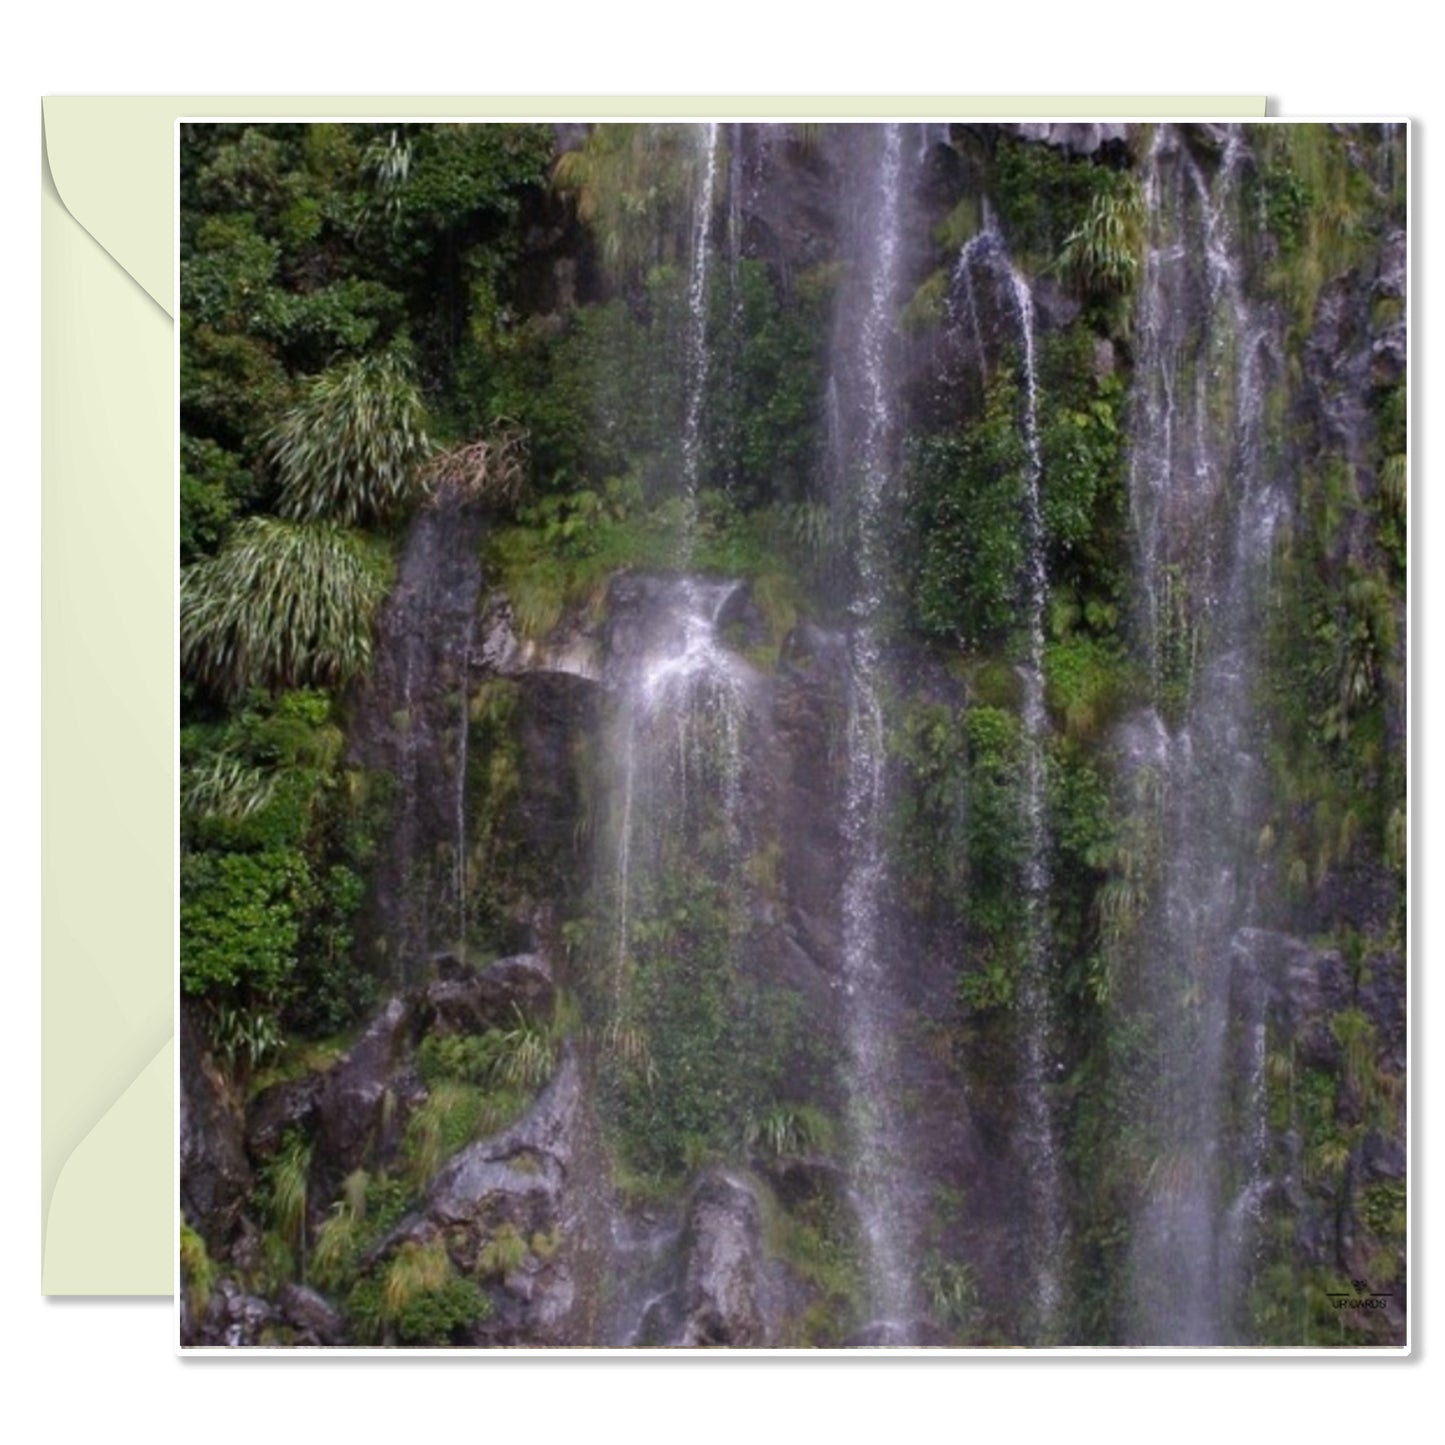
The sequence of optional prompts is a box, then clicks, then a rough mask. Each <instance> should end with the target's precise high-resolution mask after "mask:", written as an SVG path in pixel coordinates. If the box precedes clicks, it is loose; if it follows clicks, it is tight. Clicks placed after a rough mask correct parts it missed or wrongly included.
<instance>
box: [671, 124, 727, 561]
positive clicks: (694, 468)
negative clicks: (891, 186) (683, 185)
mask: <svg viewBox="0 0 1445 1445" xmlns="http://www.w3.org/2000/svg"><path fill="white" fill-rule="evenodd" d="M721 130H722V127H721V126H720V125H719V124H718V123H717V122H716V121H713V122H712V123H710V124H708V125H706V126H703V127H702V134H701V145H702V179H701V181H700V183H699V185H698V188H697V193H696V195H695V196H694V197H693V216H692V261H691V265H690V268H689V272H688V286H687V314H688V338H687V377H688V381H687V408H686V413H685V415H684V417H683V424H682V501H683V540H682V547H681V552H682V558H681V566H682V567H683V568H684V569H686V567H687V566H688V565H689V563H690V562H691V560H692V551H693V547H694V545H695V542H696V532H697V489H698V480H699V476H700V473H701V468H702V421H703V405H704V402H705V401H706V399H707V384H708V373H709V370H710V368H711V364H712V350H711V348H710V347H709V345H708V337H707V312H708V278H709V276H710V274H711V270H712V245H711V235H712V216H713V207H714V202H715V195H714V192H715V190H716V188H717V169H718V165H717V163H718V140H719V134H720V132H721Z"/></svg>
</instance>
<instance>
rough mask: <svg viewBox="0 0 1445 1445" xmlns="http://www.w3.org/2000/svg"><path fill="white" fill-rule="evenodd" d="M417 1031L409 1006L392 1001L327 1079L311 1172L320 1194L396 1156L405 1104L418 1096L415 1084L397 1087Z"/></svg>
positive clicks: (318, 1106) (321, 1096)
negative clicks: (410, 1096) (358, 1170)
mask: <svg viewBox="0 0 1445 1445" xmlns="http://www.w3.org/2000/svg"><path fill="white" fill-rule="evenodd" d="M413 1028H414V1016H413V1011H412V1007H411V1005H410V1003H409V1001H408V1000H406V999H403V998H393V999H389V1000H388V1001H387V1003H386V1004H385V1005H383V1007H382V1009H381V1012H380V1013H379V1014H377V1016H376V1018H375V1019H374V1020H373V1021H372V1023H371V1025H370V1027H369V1028H368V1029H367V1030H366V1032H365V1033H364V1034H363V1035H362V1036H361V1038H360V1039H359V1040H358V1041H357V1043H356V1046H355V1047H354V1048H353V1049H352V1050H351V1052H350V1053H349V1054H347V1056H346V1057H345V1058H344V1059H343V1060H342V1061H341V1062H340V1063H339V1064H337V1065H336V1066H335V1067H334V1068H333V1069H331V1070H330V1071H329V1072H328V1073H327V1074H326V1076H325V1078H324V1080H323V1082H322V1084H321V1088H320V1091H319V1093H318V1097H317V1102H316V1112H317V1117H318V1126H317V1131H316V1142H315V1153H314V1156H313V1164H312V1168H313V1170H314V1171H315V1174H316V1177H317V1180H318V1182H320V1183H321V1184H322V1188H321V1189H320V1190H318V1191H316V1192H317V1193H318V1194H324V1195H325V1196H326V1197H328V1198H329V1197H331V1195H333V1194H334V1193H335V1192H336V1190H337V1189H339V1187H340V1184H341V1181H342V1180H343V1179H344V1178H345V1177H346V1176H347V1175H348V1174H350V1173H351V1172H352V1171H353V1170H356V1169H360V1168H362V1167H363V1166H364V1165H365V1166H368V1167H374V1166H375V1165H376V1164H378V1163H383V1164H384V1163H385V1162H386V1161H387V1160H388V1159H390V1158H391V1157H392V1155H393V1154H394V1153H395V1152H396V1148H397V1146H398V1144H399V1143H400V1141H401V1136H402V1131H403V1129H404V1127H405V1124H406V1117H405V1115H406V1112H407V1110H406V1109H405V1107H404V1105H405V1103H407V1102H409V1099H408V1095H411V1094H414V1092H415V1086H414V1085H413V1086H412V1087H411V1088H407V1089H404V1088H401V1087H399V1085H398V1076H399V1075H400V1074H401V1072H402V1069H403V1066H404V1064H405V1063H406V1061H407V1058H408V1055H409V1051H410V1046H411V1043H412V1036H413Z"/></svg>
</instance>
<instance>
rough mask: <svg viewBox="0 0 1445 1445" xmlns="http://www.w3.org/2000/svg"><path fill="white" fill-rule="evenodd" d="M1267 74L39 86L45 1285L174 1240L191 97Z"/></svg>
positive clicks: (399, 110)
mask: <svg viewBox="0 0 1445 1445" xmlns="http://www.w3.org/2000/svg"><path fill="white" fill-rule="evenodd" d="M1265 104H1266V103H1265V99H1264V97H1260V96H1255V97H1239V96H1232V97H1221V96H1173V97H1168V96H1131V97H1089V98H1081V97H1078V96H1072V97H1069V96H1063V97H1060V96H1017V97H964V96H909V97H902V98H900V97H887V96H870V97H868V98H866V99H860V98H858V97H842V96H808V97H777V96H763V97H759V96H751V97H734V96H695V97H657V96H652V97H647V98H645V99H644V98H629V97H615V96H614V97H605V98H597V97H576V96H573V97H555V96H527V97H513V96H506V97H477V96H430V97H425V98H418V97H405V96H402V97H398V96H387V97H375V96H331V97H290V96H288V97H276V96H267V97H251V96H228V97H224V98H216V97H184V96H158V97H143V98H142V97H121V98H116V97H60V98H50V99H47V100H45V101H44V102H43V119H44V140H45V161H44V163H43V167H42V187H41V190H42V198H41V216H42V220H41V228H42V241H41V247H42V263H43V267H42V337H43V339H42V351H41V357H42V360H41V368H42V379H41V389H42V410H41V428H42V482H41V485H42V504H41V505H42V511H41V524H42V540H41V578H42V581H41V625H42V656H43V671H42V683H41V700H42V701H41V706H42V712H43V728H44V747H43V752H42V758H41V788H42V808H43V826H42V834H41V855H42V856H41V876H42V880H43V881H42V903H41V921H42V922H41V926H42V934H43V939H44V956H43V959H42V968H43V975H44V976H43V983H42V1025H41V1027H42V1036H41V1043H42V1062H41V1135H42V1142H41V1211H42V1213H41V1217H42V1219H43V1220H44V1234H43V1241H42V1250H43V1254H42V1259H43V1263H42V1270H41V1288H42V1291H43V1292H44V1293H45V1294H63V1295H70V1294H86V1295H114V1294H125V1295H146V1294H151V1295H155V1294H170V1293H171V1291H172V1287H173V1274H174V1259H175V1216H176V1185H175V1178H174V1172H175V1144H174V1137H175V1135H174V1087H175V1086H174V1071H175V1060H174V1049H173V1029H174V990H175V977H176V970H175V957H176V939H175V932H176V908H175V824H174V786H175V783H174V759H175V737H174V721H175V651H174V620H175V580H176V578H175V568H176V561H175V559H176V542H175V522H176V501H175V447H176V442H175V380H174V376H175V357H174V323H173V320H172V312H173V307H174V304H175V303H174V287H175V241H174V237H175V220H174V215H173V211H172V201H173V186H174V165H175V145H176V121H177V119H178V118H179V117H181V116H187V117H196V118H202V117H209V118H214V119H224V118H226V117H228V116H248V117H261V116H293V117H303V116H304V117H315V118H318V119H320V118H326V117H366V116H376V117H383V116H388V117H396V116H417V117H420V116H454V117H475V118H477V119H488V118H490V119H495V118H497V117H501V116H507V117H552V116H556V117H562V116H569V117H575V118H598V117H603V116H608V115H611V116H641V115H647V116H652V117H663V116H674V117H698V116H708V115H726V116H729V117H732V118H737V119H743V118H747V117H769V118H781V117H786V116H813V117H821V116H849V117H866V116H870V115H871V116H893V117H900V116H917V117H920V118H938V117H944V116H951V117H964V116H976V117H979V118H994V119H999V118H1004V117H1008V116H1013V117H1049V116H1052V117H1086V116H1094V117H1099V116H1118V117H1125V116H1132V117H1138V118H1143V117H1148V116H1174V117H1178V116H1187V115H1198V116H1211V117H1219V118H1224V117H1238V118H1242V117H1249V116H1262V115H1263V114H1264V113H1265Z"/></svg>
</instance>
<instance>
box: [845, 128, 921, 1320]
mask: <svg viewBox="0 0 1445 1445" xmlns="http://www.w3.org/2000/svg"><path fill="white" fill-rule="evenodd" d="M881 147H882V151H881V155H880V156H879V159H878V162H877V167H876V171H875V174H874V176H873V178H872V184H871V186H870V188H869V192H868V195H867V199H866V202H865V207H864V212H863V215H862V216H861V218H860V222H861V223H860V226H859V234H858V236H857V238H856V251H855V264H856V265H857V266H858V267H859V272H860V287H859V291H860V295H859V300H860V301H861V316H860V317H859V324H858V325H857V327H856V330H854V329H853V328H852V327H851V326H850V327H849V328H848V332H849V334H848V336H847V337H846V340H845V343H844V344H845V349H851V350H849V354H848V355H847V356H846V358H845V359H846V361H847V362H849V363H850V365H849V366H847V367H845V368H844V369H843V370H844V374H845V375H846V376H847V377H848V379H849V381H850V382H851V384H852V386H853V388H854V389H855V392H856V394H855V395H853V396H851V397H849V398H848V400H849V402H850V403H851V406H850V410H851V411H853V412H854V414H856V415H857V416H859V417H860V418H861V431H860V435H859V436H858V437H857V438H856V440H854V442H853V444H852V453H853V456H854V458H855V459H856V460H855V465H854V467H853V469H852V476H853V477H854V479H855V480H854V483H853V490H852V493H851V495H850V497H849V498H848V499H847V502H848V504H849V505H850V510H851V519H852V522H853V526H854V528H855V532H854V537H855V563H856V590H855V593H854V596H853V599H852V603H851V612H852V617H853V625H852V629H851V634H850V663H851V668H850V688H849V698H848V724H847V760H848V761H847V783H846V793H845V798H844V813H843V832H844V839H845V845H846V848H847V871H846V874H845V880H844V885H843V899H842V917H843V975H844V981H845V987H846V989H847V1003H846V1007H845V1019H846V1022H845V1028H846V1031H847V1041H848V1052H849V1071H848V1080H847V1089H848V1114H849V1125H850V1130H851V1134H852V1146H853V1147H852V1159H851V1166H852V1188H853V1194H854V1197H855V1200H856V1204H857V1209H858V1213H859V1218H860V1222H861V1224H862V1229H863V1235H864V1240H865V1247H866V1252H867V1268H868V1279H869V1290H870V1298H871V1303H872V1306H873V1309H874V1312H875V1314H876V1315H877V1316H879V1317H880V1318H881V1319H883V1320H885V1321H890V1322H893V1323H894V1324H896V1325H901V1324H902V1323H903V1322H905V1321H907V1320H908V1319H909V1318H911V1317H912V1315H913V1314H914V1313H915V1304H914V1282H913V1278H912V1270H911V1265H910V1260H911V1254H912V1240H911V1238H910V1233H911V1228H912V1226H911V1222H910V1217H909V1206H908V1203H907V1200H906V1198H905V1193H904V1187H905V1183H906V1179H907V1173H908V1171H907V1164H906V1159H905V1158H904V1156H903V1149H902V1131H901V1120H900V1116H899V1110H898V1103H897V1074H898V1063H897V1059H896V1056H895V1054H896V1047H897V1040H896V1038H895V1037H894V1036H893V1029H892V1027H891V1017H892V1013H893V1008H894V999H893V997H892V995H893V993H894V991H895V989H896V984H895V983H894V981H893V980H892V979H891V978H890V967H889V965H890V962H891V960H890V959H889V957H888V956H887V951H886V950H887V944H886V940H885V938H884V936H883V928H882V911H883V906H884V891H885V887H886V879H887V858H886V855H885V850H884V841H883V829H884V817H885V814H884V808H885V803H886V799H885V793H884V788H885V779H884V762H885V741H884V732H883V709H882V703H881V700H880V689H881V686H882V683H883V650H882V645H881V642H880V637H879V626H880V612H881V609H882V606H883V600H884V585H885V578H886V559H885V557H884V555H883V547H882V534H881V529H882V521H883V509H884V505H885V502H886V498H887V493H888V490H889V487H890V485H891V483H892V481H893V479H894V469H895V458H894V447H895V445H896V440H897V418H896V416H895V407H896V396H897V384H896V378H895V377H894V375H893V374H892V366H891V357H890V352H891V348H892V344H893V327H894V320H895V315H896V310H897V305H898V287H899V282H900V256H901V250H902V236H901V226H902V220H901V206H902V187H903V154H902V152H903V134H902V128H901V127H900V126H897V125H891V126H886V127H884V128H883V134H882V137H881ZM837 382H838V369H837V368H835V381H834V385H835V387H836V386H837ZM833 395H834V396H836V395H837V391H836V390H835V391H834V393H833ZM834 471H835V475H838V476H840V477H841V475H842V473H843V468H842V466H841V465H839V464H838V462H837V459H836V458H835V466H834Z"/></svg>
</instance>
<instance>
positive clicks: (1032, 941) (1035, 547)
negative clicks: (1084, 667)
mask: <svg viewBox="0 0 1445 1445" xmlns="http://www.w3.org/2000/svg"><path fill="white" fill-rule="evenodd" d="M980 266H982V267H986V268H988V270H989V271H990V272H992V273H993V276H994V279H995V282H996V284H998V283H1001V289H1002V290H1003V292H1004V293H1005V294H1004V295H1003V297H1002V298H1001V301H1002V302H1003V307H1002V308H1001V309H1006V310H1007V311H1009V312H1011V313H1012V317H1013V320H1014V322H1015V324H1016V328H1017V334H1018V343H1019V362H1018V364H1019V367H1020V372H1021V378H1022V381H1023V402H1024V405H1023V417H1022V424H1023V435H1024V445H1025V455H1026V465H1025V469H1024V477H1023V531H1024V553H1025V567H1024V578H1023V598H1024V607H1023V611H1024V621H1025V624H1026V627H1025V630H1026V635H1027V652H1026V655H1025V658H1024V661H1023V664H1022V667H1021V669H1020V671H1021V675H1022V681H1023V725H1024V743H1025V751H1024V759H1025V766H1024V813H1025V825H1026V830H1025V836H1026V839H1027V853H1026V857H1025V864H1024V880H1023V881H1024V889H1025V892H1026V895H1027V902H1028V913H1027V940H1026V943H1027V952H1026V957H1025V964H1024V970H1023V974H1022V977H1021V979H1020V987H1019V1004H1020V1013H1021V1017H1022V1020H1023V1040H1022V1042H1023V1060H1022V1065H1023V1067H1022V1084H1023V1109H1024V1123H1025V1128H1024V1136H1023V1139H1022V1141H1021V1142H1022V1143H1023V1146H1024V1148H1023V1153H1024V1155H1025V1157H1026V1159H1027V1166H1028V1186H1029V1195H1030V1200H1031V1209H1032V1214H1033V1220H1032V1230H1031V1239H1030V1247H1029V1255H1030V1259H1031V1269H1032V1271H1033V1295H1034V1306H1035V1312H1036V1314H1037V1324H1038V1328H1039V1329H1040V1330H1041V1331H1042V1332H1043V1333H1044V1334H1045V1335H1047V1334H1048V1333H1049V1332H1050V1331H1051V1330H1052V1329H1053V1327H1054V1326H1055V1324H1056V1323H1057V1315H1058V1310H1059V1306H1060V1303H1061V1299H1062V1285H1061V1282H1060V1279H1059V1275H1058V1265H1059V1259H1060V1255H1061V1252H1062V1249H1063V1245H1064V1239H1065V1232H1066V1231H1065V1223H1064V1201H1063V1182H1062V1178H1061V1174H1060V1164H1059V1148H1058V1142H1057V1134H1058V1128H1057V1123H1056V1121H1055V1119H1054V1117H1053V1107H1052V1105H1051V1103H1050V1097H1049V1093H1050V1085H1051V1083H1052V1077H1051V1073H1052V1066H1051V1059H1052V1055H1053V1032H1054V1020H1053V1009H1052V1005H1051V1000H1050V991H1049V986H1048V977H1047V975H1048V969H1049V961H1050V954H1051V946H1050V939H1049V925H1048V905H1049V887H1050V879H1049V862H1048V848H1049V833H1048V819H1047V816H1046V806H1045V803H1046V799H1045V783H1046V768H1045V756H1044V749H1045V745H1046V743H1047V739H1048V717H1047V714H1046V712H1045V708H1044V610H1045V607H1046V606H1047V603H1048V568H1047V559H1046V556H1045V542H1046V538H1045V534H1044V524H1043V510H1042V503H1041V487H1042V484H1043V479H1044V478H1043V473H1044V465H1043V453H1042V448H1041V445H1040V440H1039V421H1038V414H1039V394H1038V372H1037V366H1036V363H1035V323H1034V302H1033V293H1032V291H1031V290H1030V288H1029V284H1028V281H1027V280H1026V279H1025V278H1024V276H1023V275H1022V274H1021V273H1020V271H1019V270H1018V268H1017V267H1016V266H1015V265H1014V264H1013V262H1012V260H1011V259H1010V258H1009V255H1008V252H1007V250H1006V248H1005V246H1004V243H1003V238H1002V237H1001V236H1000V235H999V234H998V231H997V230H996V229H995V227H994V225H993V223H992V219H991V218H990V219H989V221H988V224H986V225H985V228H984V229H983V230H982V231H980V232H979V234H978V235H976V236H975V237H974V238H973V239H972V240H971V241H969V242H968V244H967V245H965V246H964V247H963V249H962V251H961V252H960V253H959V258H958V262H957V264H956V266H955V269H954V280H955V283H956V286H955V289H957V288H958V287H960V286H961V289H962V291H963V295H964V301H965V306H966V310H967V315H968V320H969V326H970V330H971V333H972V335H971V339H972V341H973V344H974V347H975V350H976V352H977V358H978V364H979V366H980V368H981V369H986V367H987V353H986V351H985V349H984V341H983V331H982V325H981V322H980V319H979V310H978V298H977V295H976V293H975V289H974V281H973V272H974V270H975V268H976V267H980Z"/></svg>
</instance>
